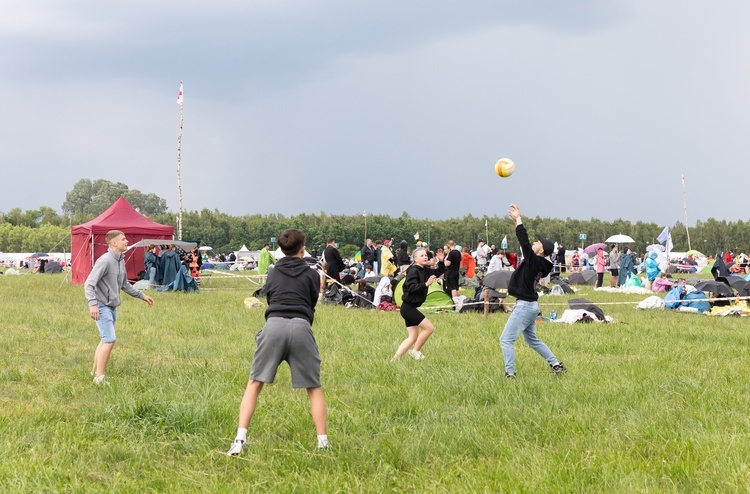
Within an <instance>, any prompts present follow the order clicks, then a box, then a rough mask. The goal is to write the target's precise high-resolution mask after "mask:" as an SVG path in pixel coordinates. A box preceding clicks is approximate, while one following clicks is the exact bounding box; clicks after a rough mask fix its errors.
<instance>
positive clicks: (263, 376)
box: [250, 317, 320, 388]
mask: <svg viewBox="0 0 750 494" xmlns="http://www.w3.org/2000/svg"><path fill="white" fill-rule="evenodd" d="M255 342H256V343H257V344H258V348H256V350H255V355H253V367H252V370H251V371H250V379H252V380H254V381H260V382H264V383H272V382H273V380H274V379H275V378H276V371H277V370H278V368H279V365H281V362H282V361H284V360H286V361H287V363H289V368H290V369H291V373H292V387H294V388H319V387H320V355H319V354H318V344H317V343H316V342H315V337H314V336H313V332H312V328H311V327H310V322H309V321H308V320H307V319H302V318H299V317H295V318H294V319H286V318H283V317H269V318H268V320H267V321H266V325H265V326H263V329H261V330H260V332H259V333H258V334H257V335H255Z"/></svg>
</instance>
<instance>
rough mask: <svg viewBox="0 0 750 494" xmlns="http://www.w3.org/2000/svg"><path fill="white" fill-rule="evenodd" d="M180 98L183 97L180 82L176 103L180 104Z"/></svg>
mask: <svg viewBox="0 0 750 494" xmlns="http://www.w3.org/2000/svg"><path fill="white" fill-rule="evenodd" d="M182 100H183V98H182V83H180V92H179V93H177V104H178V105H181V104H182Z"/></svg>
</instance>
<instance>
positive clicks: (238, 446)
mask: <svg viewBox="0 0 750 494" xmlns="http://www.w3.org/2000/svg"><path fill="white" fill-rule="evenodd" d="M243 449H245V441H243V440H242V439H235V440H234V442H233V443H232V446H231V447H230V448H229V451H227V454H228V455H229V456H237V455H239V454H240V453H242V450H243Z"/></svg>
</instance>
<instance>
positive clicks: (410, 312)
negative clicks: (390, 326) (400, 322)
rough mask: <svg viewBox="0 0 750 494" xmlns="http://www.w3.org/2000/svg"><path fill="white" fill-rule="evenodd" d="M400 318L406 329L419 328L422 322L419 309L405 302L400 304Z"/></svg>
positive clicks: (422, 316)
mask: <svg viewBox="0 0 750 494" xmlns="http://www.w3.org/2000/svg"><path fill="white" fill-rule="evenodd" d="M399 312H400V313H401V317H403V318H404V322H405V323H406V327H407V328H411V327H414V326H419V325H420V324H421V323H422V321H423V320H424V314H422V313H421V312H420V311H419V309H417V308H416V307H414V306H413V305H411V304H407V303H406V302H401V308H400V309H399Z"/></svg>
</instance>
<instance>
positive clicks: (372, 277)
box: [362, 274, 383, 283]
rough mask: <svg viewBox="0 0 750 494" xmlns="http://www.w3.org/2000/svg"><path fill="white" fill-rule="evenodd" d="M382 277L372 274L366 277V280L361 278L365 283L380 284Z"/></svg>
mask: <svg viewBox="0 0 750 494" xmlns="http://www.w3.org/2000/svg"><path fill="white" fill-rule="evenodd" d="M382 279H383V277H382V276H380V275H379V274H373V275H370V276H368V277H367V278H363V279H362V281H364V282H365V283H380V280H382Z"/></svg>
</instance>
